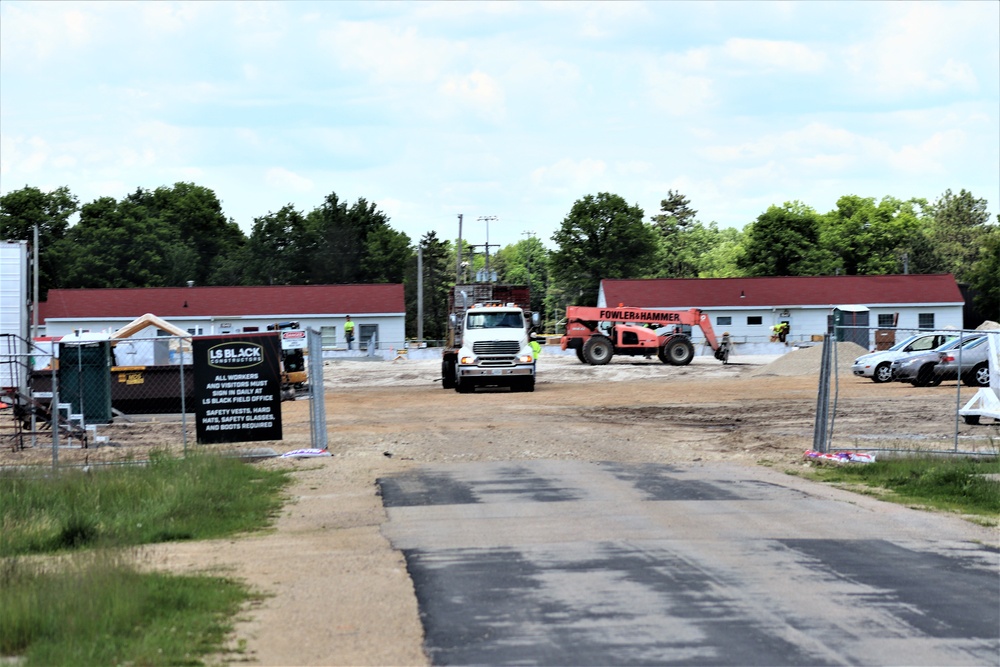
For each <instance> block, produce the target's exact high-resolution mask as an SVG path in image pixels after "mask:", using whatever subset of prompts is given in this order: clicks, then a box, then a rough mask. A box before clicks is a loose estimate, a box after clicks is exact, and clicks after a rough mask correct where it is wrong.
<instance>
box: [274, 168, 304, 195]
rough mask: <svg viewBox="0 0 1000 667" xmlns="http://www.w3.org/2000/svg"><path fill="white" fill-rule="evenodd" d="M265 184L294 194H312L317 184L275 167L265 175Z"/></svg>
mask: <svg viewBox="0 0 1000 667" xmlns="http://www.w3.org/2000/svg"><path fill="white" fill-rule="evenodd" d="M264 182H265V183H267V184H268V185H269V186H271V187H273V188H278V189H281V190H290V191H292V192H300V193H301V192H312V191H313V189H314V188H315V187H316V184H315V183H313V181H312V180H311V179H309V178H306V177H305V176H300V175H299V174H296V173H295V172H293V171H289V170H288V169H285V168H284V167H273V168H271V169H268V170H267V171H266V172H265V173H264Z"/></svg>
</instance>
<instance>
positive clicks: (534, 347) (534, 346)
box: [528, 334, 542, 361]
mask: <svg viewBox="0 0 1000 667" xmlns="http://www.w3.org/2000/svg"><path fill="white" fill-rule="evenodd" d="M528 345H530V346H531V352H532V353H533V354H534V355H535V360H536V361H537V360H538V357H540V356H542V344H541V343H539V342H538V337H537V336H536V335H535V334H531V340H529V341H528Z"/></svg>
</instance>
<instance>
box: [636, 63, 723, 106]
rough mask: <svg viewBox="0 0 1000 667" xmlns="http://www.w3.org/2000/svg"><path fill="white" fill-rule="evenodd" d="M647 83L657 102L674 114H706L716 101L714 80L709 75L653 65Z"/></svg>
mask: <svg viewBox="0 0 1000 667" xmlns="http://www.w3.org/2000/svg"><path fill="white" fill-rule="evenodd" d="M646 83H647V85H648V86H649V91H648V95H649V98H650V100H651V101H652V103H653V105H654V106H655V107H656V108H657V109H661V110H663V111H666V112H667V113H669V114H671V115H673V116H694V115H697V114H700V113H704V112H705V111H706V110H707V109H709V108H710V107H711V106H713V104H714V103H715V96H714V93H713V83H712V80H711V79H710V78H708V77H705V76H692V75H686V74H682V73H680V72H676V71H672V70H670V69H667V68H664V67H652V68H650V69H649V70H648V71H647V74H646Z"/></svg>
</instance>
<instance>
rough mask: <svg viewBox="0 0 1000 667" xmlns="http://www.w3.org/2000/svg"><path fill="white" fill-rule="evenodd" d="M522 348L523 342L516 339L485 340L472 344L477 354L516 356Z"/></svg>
mask: <svg viewBox="0 0 1000 667" xmlns="http://www.w3.org/2000/svg"><path fill="white" fill-rule="evenodd" d="M520 350H521V344H520V343H519V342H517V341H516V340H483V341H479V342H478V343H474V344H473V345H472V351H473V352H475V353H476V354H477V355H503V356H510V357H515V356H517V353H518V352H519V351H520Z"/></svg>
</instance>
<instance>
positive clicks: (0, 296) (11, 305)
mask: <svg viewBox="0 0 1000 667" xmlns="http://www.w3.org/2000/svg"><path fill="white" fill-rule="evenodd" d="M28 335H29V330H28V242H27V241H0V392H2V393H7V392H6V390H8V389H14V388H16V389H18V390H19V391H21V392H22V393H25V392H26V390H27V385H28V375H29V373H28V370H27V369H28Z"/></svg>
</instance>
